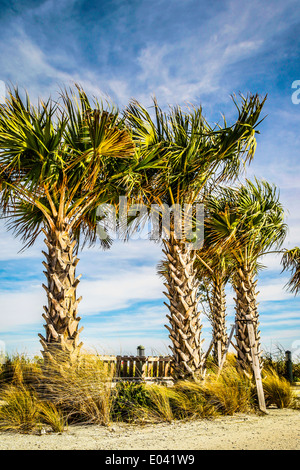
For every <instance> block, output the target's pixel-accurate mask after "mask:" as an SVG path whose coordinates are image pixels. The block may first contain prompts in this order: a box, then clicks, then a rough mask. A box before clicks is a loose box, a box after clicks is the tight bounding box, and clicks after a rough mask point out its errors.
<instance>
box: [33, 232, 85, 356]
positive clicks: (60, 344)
mask: <svg viewBox="0 0 300 470" xmlns="http://www.w3.org/2000/svg"><path fill="white" fill-rule="evenodd" d="M44 233H45V235H46V239H45V240H44V241H45V243H46V245H47V247H48V253H45V252H44V251H43V254H44V255H45V257H46V260H47V261H46V262H45V261H43V265H44V266H45V268H46V271H44V273H45V275H46V278H47V286H45V285H44V284H43V287H44V289H45V290H46V293H47V299H48V306H47V307H46V306H44V310H45V313H44V314H43V318H44V319H45V321H46V325H44V327H45V329H46V335H45V338H44V337H43V336H42V335H41V334H40V335H39V336H40V341H41V344H42V346H43V349H44V350H43V351H42V353H43V356H44V358H45V359H51V357H52V356H53V355H54V354H55V353H59V354H61V355H63V356H64V357H65V358H66V360H68V361H72V359H74V358H75V357H76V356H77V354H78V353H79V350H80V347H81V345H82V344H79V345H78V337H79V333H80V331H81V330H82V329H83V328H81V329H80V330H78V323H79V321H80V317H77V308H78V304H79V302H80V300H81V298H79V299H76V288H77V286H78V283H79V278H80V276H79V277H77V278H76V275H75V270H76V265H77V263H78V261H79V259H78V258H77V256H76V254H75V253H74V248H75V245H76V241H74V240H72V237H71V236H70V234H69V231H68V229H67V227H64V229H60V230H59V229H53V230H49V231H48V232H47V231H44Z"/></svg>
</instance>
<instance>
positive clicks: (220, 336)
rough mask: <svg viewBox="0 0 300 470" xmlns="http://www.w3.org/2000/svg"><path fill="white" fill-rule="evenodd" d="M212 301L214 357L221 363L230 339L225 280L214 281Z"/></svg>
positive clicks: (216, 361) (217, 362) (215, 360)
mask: <svg viewBox="0 0 300 470" xmlns="http://www.w3.org/2000/svg"><path fill="white" fill-rule="evenodd" d="M212 302H213V305H212V308H213V312H212V335H213V359H214V362H215V363H216V364H218V365H220V362H221V359H222V357H223V355H224V353H225V350H226V346H227V341H228V336H227V329H226V295H225V283H224V282H222V281H219V282H217V281H215V282H214V283H213V296H212Z"/></svg>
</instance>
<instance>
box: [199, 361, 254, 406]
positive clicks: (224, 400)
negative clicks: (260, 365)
mask: <svg viewBox="0 0 300 470" xmlns="http://www.w3.org/2000/svg"><path fill="white" fill-rule="evenodd" d="M201 387H202V391H203V394H204V397H205V399H206V400H207V402H208V403H209V404H211V405H213V406H214V408H215V410H216V411H217V412H219V413H221V414H223V415H233V414H234V413H237V412H249V411H252V410H253V405H254V394H255V388H254V384H253V381H252V380H251V379H250V378H249V377H248V376H247V375H245V374H244V373H242V372H239V370H238V369H237V368H236V367H235V366H233V365H231V364H230V363H228V364H226V366H224V368H223V369H222V372H221V374H220V375H219V374H218V373H217V370H216V371H215V373H211V374H210V375H209V376H208V377H207V378H206V379H205V381H204V382H203V384H202V385H201Z"/></svg>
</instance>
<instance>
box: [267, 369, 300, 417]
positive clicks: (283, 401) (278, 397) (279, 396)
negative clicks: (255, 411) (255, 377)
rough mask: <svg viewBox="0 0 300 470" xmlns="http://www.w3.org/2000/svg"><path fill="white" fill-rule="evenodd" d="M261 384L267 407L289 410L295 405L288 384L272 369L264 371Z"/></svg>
mask: <svg viewBox="0 0 300 470" xmlns="http://www.w3.org/2000/svg"><path fill="white" fill-rule="evenodd" d="M262 382H263V389H264V393H265V400H266V404H267V406H270V405H276V406H277V407H278V408H290V407H293V406H294V405H295V399H294V396H293V392H292V389H291V385H290V383H289V382H288V381H287V380H286V379H285V378H284V377H281V376H279V374H278V373H277V372H276V371H275V370H274V369H272V368H265V369H264V372H263V380H262Z"/></svg>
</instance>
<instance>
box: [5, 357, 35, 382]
mask: <svg viewBox="0 0 300 470" xmlns="http://www.w3.org/2000/svg"><path fill="white" fill-rule="evenodd" d="M41 365H42V359H41V358H39V357H34V358H33V359H32V358H28V357H27V356H26V355H25V354H15V355H13V356H11V357H9V356H7V357H6V358H5V360H4V361H3V363H2V364H0V389H1V388H2V387H5V386H6V385H7V384H14V385H22V386H24V385H25V386H34V385H35V384H36V383H37V381H38V378H39V377H40V376H41V372H42V371H41Z"/></svg>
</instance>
